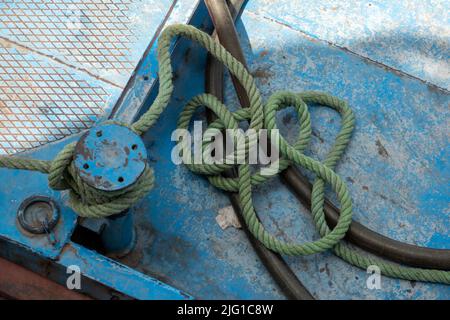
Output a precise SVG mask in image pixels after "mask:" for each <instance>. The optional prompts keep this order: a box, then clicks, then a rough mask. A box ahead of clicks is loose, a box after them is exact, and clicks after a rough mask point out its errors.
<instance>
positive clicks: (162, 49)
mask: <svg viewBox="0 0 450 320" xmlns="http://www.w3.org/2000/svg"><path fill="white" fill-rule="evenodd" d="M177 36H182V37H186V38H188V39H190V40H192V41H195V42H197V43H198V44H200V45H201V46H203V47H204V48H205V49H206V50H208V51H209V52H210V53H211V54H212V55H213V56H214V57H216V58H217V59H218V60H219V61H221V62H222V63H223V64H224V65H225V66H226V67H227V68H228V69H229V71H230V72H231V74H233V75H234V76H235V77H236V78H237V79H238V80H239V81H240V83H241V84H242V86H243V87H244V89H245V90H246V91H247V93H248V97H249V99H250V106H249V108H248V109H241V110H239V111H236V112H230V111H229V110H228V109H227V107H226V106H225V105H223V104H222V103H221V102H220V101H219V100H218V99H217V98H216V97H214V96H212V95H208V94H203V95H200V96H197V97H195V98H193V99H192V100H191V101H190V102H189V103H188V104H187V105H186V107H185V108H184V110H183V111H182V112H181V114H180V118H179V121H178V128H184V129H187V128H188V127H189V123H190V122H191V120H192V117H193V114H194V112H195V110H196V109H197V108H199V107H201V106H204V107H206V108H209V109H211V110H212V111H213V112H214V113H215V114H216V115H217V117H218V119H217V120H216V121H215V122H213V123H212V124H211V125H210V126H209V127H208V130H213V129H215V130H217V132H220V131H221V130H223V129H238V123H239V122H240V121H243V120H249V122H250V126H249V128H250V129H254V130H255V131H256V132H259V131H260V130H261V129H263V128H265V129H268V130H269V132H277V131H276V129H277V128H276V121H275V119H276V113H277V112H278V111H279V110H281V109H283V108H285V107H288V106H293V107H294V108H295V110H296V111H297V114H298V118H299V126H300V129H299V133H298V136H297V140H296V141H295V142H294V144H293V145H290V144H288V142H287V141H286V140H285V139H284V138H283V137H282V136H278V139H277V142H278V148H279V151H280V155H281V158H280V159H279V161H278V163H277V164H278V165H279V168H278V170H277V171H274V172H271V174H269V175H267V174H264V175H263V174H262V173H254V174H251V172H250V165H249V164H248V163H244V164H240V165H239V166H238V169H239V170H238V171H239V175H238V178H225V177H222V176H221V173H222V172H224V171H225V170H227V169H229V168H230V166H231V165H230V164H228V162H227V161H225V162H224V163H218V164H201V165H198V164H191V163H186V165H187V166H188V168H189V169H190V170H192V171H193V172H195V173H198V174H202V175H205V176H206V177H207V178H208V180H209V181H210V182H211V184H213V185H214V186H216V187H217V188H219V189H222V190H225V191H234V192H239V197H240V201H241V205H242V209H243V215H244V219H245V222H246V223H247V225H248V227H249V230H250V231H251V232H252V233H253V235H254V236H255V237H256V238H257V239H258V240H259V241H261V242H262V243H263V244H264V245H265V246H266V247H268V248H269V249H271V250H273V251H275V252H278V253H281V254H287V255H309V254H315V253H319V252H323V251H325V250H328V249H333V250H334V252H335V254H336V255H337V256H339V257H341V258H342V259H343V260H345V261H347V262H349V263H351V264H352V265H354V266H356V267H359V268H362V269H367V267H368V266H370V265H377V266H378V267H379V268H380V270H381V272H382V274H383V275H385V276H389V277H394V278H399V279H405V280H415V281H428V282H440V283H446V284H450V272H448V271H440V270H428V269H420V268H409V267H404V266H400V265H397V264H393V263H389V262H385V261H383V260H380V259H378V258H374V257H370V256H365V255H361V254H360V253H359V252H357V251H355V250H354V249H352V248H351V247H349V246H348V245H346V244H344V243H343V242H341V240H342V238H343V237H344V236H345V233H346V232H347V230H348V228H349V226H350V223H351V220H352V201H351V197H350V195H349V192H348V189H347V186H346V185H345V183H344V182H343V181H342V179H341V178H340V177H339V176H338V175H337V174H336V173H335V172H334V168H335V166H336V164H337V162H338V161H339V159H340V158H341V157H342V154H343V153H344V151H345V148H346V147H347V145H348V143H349V141H350V138H351V135H352V132H353V129H354V126H355V117H354V114H353V112H352V111H351V109H350V108H349V107H348V105H347V104H346V102H344V101H342V100H339V99H338V98H335V97H333V96H330V95H328V94H325V93H322V92H315V91H307V92H303V93H299V94H294V93H290V92H277V93H275V94H273V95H272V96H271V97H270V98H269V100H268V102H267V104H266V105H263V103H262V99H261V94H260V92H259V90H258V89H257V87H256V84H255V81H254V79H253V77H252V76H251V75H250V74H249V73H248V72H247V70H246V68H245V67H244V66H243V65H242V64H241V63H240V62H239V61H238V60H236V59H235V58H234V57H233V56H232V55H231V54H230V53H229V52H228V51H227V50H226V49H225V48H224V47H223V46H222V45H220V44H219V43H217V42H216V41H214V40H213V39H211V37H210V36H209V35H207V34H206V33H204V32H202V31H200V30H198V29H196V28H194V27H192V26H186V25H172V26H169V27H167V28H166V29H165V30H164V31H163V32H162V34H161V36H160V38H159V40H158V41H159V42H158V49H157V53H158V65H159V91H158V95H157V97H156V98H155V100H154V102H153V104H152V106H151V107H150V108H149V110H148V111H147V112H146V113H145V114H144V115H142V116H141V118H140V119H139V120H137V121H136V122H135V123H134V124H132V125H131V129H132V130H133V131H134V132H136V133H137V134H139V135H142V134H143V133H145V132H146V131H147V130H149V129H150V128H151V127H152V126H153V124H154V123H155V122H156V121H157V120H158V119H159V117H160V115H161V113H162V112H163V111H164V110H165V108H166V107H167V105H168V103H169V100H170V98H171V95H172V92H173V79H172V78H173V71H172V66H171V56H170V46H171V42H172V39H173V38H175V37H177ZM308 104H318V105H322V106H325V107H329V108H332V109H334V110H336V111H337V112H338V113H339V114H340V116H341V129H340V132H339V133H338V135H337V137H336V140H335V143H334V145H333V147H332V148H331V150H330V152H329V153H328V155H327V157H326V159H325V160H324V161H323V162H319V161H317V160H314V159H312V158H310V157H307V156H305V155H304V154H303V151H304V150H305V148H306V147H307V145H308V144H309V142H310V139H311V120H310V114H309V111H308V107H307V105H308ZM211 132H212V131H211ZM236 142H240V143H239V144H238V146H240V147H238V148H237V150H235V152H234V153H233V154H231V155H227V156H226V160H233V161H234V160H236V159H237V158H238V157H239V156H247V154H248V150H249V148H250V147H252V146H253V145H254V144H255V143H257V142H258V140H257V138H256V139H255V138H253V137H249V136H247V135H246V136H244V137H240V136H238V137H236ZM242 142H243V143H242ZM185 143H186V142H185V141H181V142H179V146H181V147H183V146H186V145H185ZM242 145H243V147H242ZM202 147H203V150H202V151H203V154H204V155H207V154H208V152H209V151H210V149H209V148H210V143H204V144H203V146H202ZM74 150H75V144H74V143H72V144H68V145H66V146H65V147H64V148H63V149H62V150H61V152H60V153H59V154H58V155H57V156H56V157H55V159H54V160H53V161H42V160H34V159H24V158H18V157H10V156H0V167H3V168H10V169H21V170H32V171H37V172H41V173H44V174H48V181H49V186H50V187H51V188H53V189H55V190H70V205H71V207H72V208H73V209H74V210H75V211H76V212H77V213H78V214H79V215H80V216H83V217H104V216H109V215H112V214H116V213H119V212H122V211H124V210H126V209H128V208H129V207H131V206H132V205H134V204H135V203H136V202H137V201H139V200H140V199H141V198H142V197H144V196H145V195H146V194H147V193H148V192H149V191H150V190H151V189H152V188H153V185H154V175H153V171H152V170H151V169H150V168H148V167H147V168H146V169H145V171H144V173H143V174H142V176H141V177H140V178H139V179H138V181H137V182H136V183H135V184H134V185H133V186H130V187H128V188H126V189H124V190H120V191H114V192H105V191H99V190H97V189H94V188H92V187H90V186H89V185H87V184H85V183H84V182H83V181H82V179H81V178H80V177H79V176H78V175H77V173H76V171H75V169H74V165H73V156H74ZM291 164H296V165H299V166H302V167H303V168H305V169H307V170H310V171H311V172H313V173H314V174H315V175H316V180H315V181H314V184H313V190H312V199H311V212H312V215H313V220H314V223H315V225H316V228H317V230H318V233H319V234H320V236H321V238H320V239H319V240H316V241H312V242H307V243H303V244H296V243H286V242H283V241H280V240H279V239H277V238H275V237H274V236H272V235H271V234H270V233H269V232H268V231H267V230H266V229H265V228H264V226H263V225H262V224H261V223H260V222H259V220H258V219H257V217H256V214H255V211H254V208H253V200H252V187H254V186H256V185H258V184H261V183H263V182H265V181H267V180H268V179H270V178H272V177H273V176H275V175H276V174H277V173H279V172H280V171H282V170H284V169H286V168H287V167H288V166H289V165H291ZM325 184H329V185H330V186H331V188H332V190H333V191H334V192H335V193H336V195H337V198H338V200H339V202H340V204H341V210H340V211H341V215H340V217H339V220H338V223H337V224H336V226H335V228H334V229H333V230H331V229H329V227H328V225H327V224H326V221H325V214H324V211H323V206H324V201H325Z"/></svg>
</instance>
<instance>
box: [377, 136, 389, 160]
mask: <svg viewBox="0 0 450 320" xmlns="http://www.w3.org/2000/svg"><path fill="white" fill-rule="evenodd" d="M375 144H376V146H377V148H378V154H379V155H380V156H382V157H383V158H388V157H389V153H388V152H387V150H386V148H385V147H384V146H383V144H382V143H381V141H380V140H378V139H377V141H375Z"/></svg>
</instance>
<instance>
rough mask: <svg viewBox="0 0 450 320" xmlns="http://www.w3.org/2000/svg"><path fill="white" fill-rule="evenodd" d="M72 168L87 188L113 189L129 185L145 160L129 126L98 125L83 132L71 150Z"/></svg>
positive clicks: (143, 166) (142, 166) (139, 139)
mask: <svg viewBox="0 0 450 320" xmlns="http://www.w3.org/2000/svg"><path fill="white" fill-rule="evenodd" d="M74 163H75V169H76V170H77V172H78V173H79V175H80V177H81V179H83V181H84V182H86V183H87V184H88V185H90V186H91V187H93V188H95V189H98V190H103V191H117V190H121V189H124V188H126V187H129V186H131V185H133V184H134V183H135V182H136V181H137V179H138V178H139V177H140V176H141V175H142V173H143V172H144V169H145V167H146V163H147V150H146V149H145V145H144V143H143V142H142V139H141V138H140V137H139V136H138V135H137V134H136V133H134V132H133V131H132V130H131V129H129V128H127V127H125V126H121V125H117V124H111V123H106V124H101V125H98V126H95V127H93V128H92V129H91V130H89V131H88V132H86V133H85V134H84V135H83V136H82V137H81V138H80V140H79V141H78V143H77V146H76V149H75V162H74Z"/></svg>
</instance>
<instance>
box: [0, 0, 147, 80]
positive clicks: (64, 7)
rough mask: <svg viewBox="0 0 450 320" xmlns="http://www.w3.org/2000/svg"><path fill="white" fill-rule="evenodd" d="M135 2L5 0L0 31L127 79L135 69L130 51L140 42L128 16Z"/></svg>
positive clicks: (96, 70)
mask: <svg viewBox="0 0 450 320" xmlns="http://www.w3.org/2000/svg"><path fill="white" fill-rule="evenodd" d="M134 2H136V1H135V0H134V1H133V0H84V1H81V0H6V1H5V2H4V3H3V4H0V30H6V36H7V37H8V38H9V39H11V40H13V41H16V42H19V43H22V44H26V46H28V47H30V48H33V49H35V50H37V51H39V52H44V53H47V54H51V55H52V56H53V55H55V56H56V57H59V58H62V59H63V60H64V62H66V63H68V64H72V65H76V66H77V67H81V68H85V69H87V70H89V71H90V72H92V73H94V74H96V75H104V74H111V73H112V74H114V73H117V74H120V75H127V74H129V73H130V72H131V71H132V70H133V69H134V63H133V61H132V59H131V58H130V57H131V56H132V55H131V52H130V48H132V47H133V44H134V43H135V42H136V40H137V37H136V36H134V35H133V30H132V27H133V24H132V23H131V22H132V19H133V17H132V15H130V14H129V9H130V6H131V5H133V4H134ZM138 2H139V1H138ZM133 8H134V7H133ZM110 80H111V81H114V80H113V79H110Z"/></svg>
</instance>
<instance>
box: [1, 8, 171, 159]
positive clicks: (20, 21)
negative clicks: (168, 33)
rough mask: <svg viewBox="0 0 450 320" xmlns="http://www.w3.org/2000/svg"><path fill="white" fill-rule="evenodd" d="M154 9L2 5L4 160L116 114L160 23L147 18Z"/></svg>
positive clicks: (2, 124)
mask: <svg viewBox="0 0 450 320" xmlns="http://www.w3.org/2000/svg"><path fill="white" fill-rule="evenodd" d="M143 4H145V6H144V7H143V6H142V5H143ZM151 5H152V3H151V2H148V1H143V0H0V154H13V153H17V152H22V151H25V150H27V149H30V148H34V147H38V146H40V145H43V144H46V143H48V142H51V141H55V140H58V139H61V138H64V137H65V136H68V135H71V134H75V133H78V132H80V131H81V130H84V129H87V128H89V127H90V126H91V125H92V124H93V122H95V121H96V119H97V118H98V116H100V115H102V114H104V112H105V110H107V109H108V108H111V107H112V105H113V104H114V99H115V97H117V96H118V92H120V90H121V89H123V87H124V86H125V84H126V82H127V81H128V79H129V77H130V75H131V74H132V72H133V71H134V68H135V65H136V64H137V62H138V61H139V58H140V57H141V56H142V53H143V50H144V49H145V48H146V46H147V42H148V37H147V36H146V35H147V34H148V33H147V32H149V33H150V34H152V32H151V31H150V30H152V28H153V25H154V24H155V23H156V25H157V23H158V19H159V18H160V17H161V15H156V16H155V17H157V19H156V20H151V19H148V16H149V13H148V11H145V10H144V9H145V8H148V7H149V6H151ZM152 7H153V8H155V9H154V10H155V11H154V12H155V13H158V12H159V11H158V10H160V7H162V8H165V7H166V5H165V4H161V5H158V4H157V3H155V4H153V6H152ZM143 8H144V9H143ZM161 12H162V11H161ZM149 20H150V21H149ZM137 27H139V28H137Z"/></svg>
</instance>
